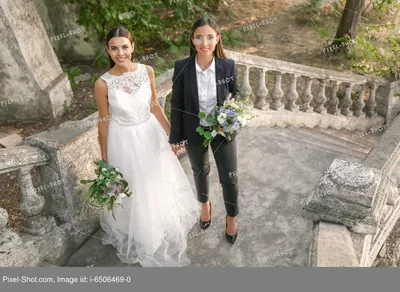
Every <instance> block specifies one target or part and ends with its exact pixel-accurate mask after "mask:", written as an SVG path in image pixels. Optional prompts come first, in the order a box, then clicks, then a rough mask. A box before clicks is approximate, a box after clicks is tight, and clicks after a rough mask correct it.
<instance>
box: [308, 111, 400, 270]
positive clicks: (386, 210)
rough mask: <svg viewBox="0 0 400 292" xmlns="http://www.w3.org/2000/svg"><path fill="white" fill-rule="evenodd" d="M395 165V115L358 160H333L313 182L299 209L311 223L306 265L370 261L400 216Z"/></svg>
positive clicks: (398, 150)
mask: <svg viewBox="0 0 400 292" xmlns="http://www.w3.org/2000/svg"><path fill="white" fill-rule="evenodd" d="M399 170H400V116H397V118H395V119H394V121H393V123H392V125H391V126H390V127H389V129H388V130H387V132H386V133H385V134H384V136H383V137H382V139H381V141H380V142H379V143H378V145H377V146H376V147H375V148H373V149H372V150H371V152H370V153H369V154H368V156H367V157H366V158H365V160H364V161H363V163H362V164H360V163H350V162H346V161H342V160H335V161H334V162H333V163H332V165H331V166H330V167H329V168H328V169H327V170H326V171H325V172H324V174H323V175H322V177H321V179H320V180H319V182H318V183H317V185H316V187H315V189H314V193H313V194H312V195H311V196H310V197H309V199H308V201H307V203H306V204H305V206H304V208H303V216H304V217H306V218H309V219H311V220H313V221H314V222H315V225H314V240H313V246H312V247H311V256H310V265H312V266H361V267H370V266H372V265H373V263H374V260H375V259H376V257H377V255H378V253H379V251H380V249H381V248H382V246H383V244H384V243H385V241H386V239H387V238H388V236H389V234H390V232H391V231H392V229H393V227H394V225H395V223H396V222H397V220H398V219H399V218H400V194H399V186H400V171H399ZM339 233H340V234H341V235H340V236H338V234H339ZM327 238H329V240H327ZM338 250H340V251H341V252H340V255H341V256H338V257H336V258H334V257H332V256H331V255H332V253H334V254H337V251H338Z"/></svg>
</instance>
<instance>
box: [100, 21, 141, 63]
mask: <svg viewBox="0 0 400 292" xmlns="http://www.w3.org/2000/svg"><path fill="white" fill-rule="evenodd" d="M114 37H125V38H127V39H128V40H129V41H130V42H131V44H133V41H134V40H133V36H132V34H131V33H130V32H129V30H127V29H126V28H125V27H123V26H120V27H114V28H113V29H112V30H110V32H109V33H108V34H107V36H106V46H107V47H108V43H109V42H110V40H111V39H112V38H114ZM108 57H109V58H110V68H112V67H114V65H115V63H114V61H113V60H112V59H111V56H110V55H108ZM131 61H133V54H132V59H131Z"/></svg>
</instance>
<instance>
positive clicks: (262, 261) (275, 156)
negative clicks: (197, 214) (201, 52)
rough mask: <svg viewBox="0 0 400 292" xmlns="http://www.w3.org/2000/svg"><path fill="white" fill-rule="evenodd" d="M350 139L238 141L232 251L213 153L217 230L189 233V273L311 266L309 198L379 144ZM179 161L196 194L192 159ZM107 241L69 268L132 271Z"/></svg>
mask: <svg viewBox="0 0 400 292" xmlns="http://www.w3.org/2000/svg"><path fill="white" fill-rule="evenodd" d="M350 134H351V131H350V133H347V132H343V133H342V130H340V131H339V133H338V134H336V132H335V131H330V130H328V131H325V130H321V129H318V128H314V129H310V128H294V127H289V128H271V127H265V126H264V127H263V126H260V127H246V128H244V129H242V130H241V131H240V133H239V135H238V137H237V147H238V164H239V166H238V173H239V181H240V187H239V192H240V193H239V198H240V199H239V203H240V213H239V215H238V219H237V220H238V228H239V229H238V232H239V237H238V240H237V242H236V243H235V245H234V246H230V245H229V243H227V242H226V240H225V238H224V228H225V215H226V211H225V206H224V201H223V195H222V190H221V187H220V184H219V179H218V172H217V170H216V166H215V163H214V158H213V155H212V153H210V154H209V155H210V163H211V171H210V200H211V201H212V203H213V214H212V216H213V221H212V226H211V227H212V229H211V227H210V230H209V232H205V233H202V232H201V230H200V227H199V226H198V224H196V225H195V226H194V227H193V229H192V231H191V232H190V236H189V239H188V248H187V254H188V257H189V259H190V260H191V261H192V263H191V266H196V267H208V266H214V267H278V266H291V267H293V266H307V265H308V254H309V248H310V245H311V240H312V221H311V220H308V219H305V218H303V217H302V208H303V206H304V204H305V200H306V198H307V197H308V196H309V195H310V194H311V193H312V191H313V189H314V186H315V184H316V183H317V182H318V180H319V178H320V177H321V175H322V173H323V172H324V171H325V170H326V169H327V168H328V167H329V165H330V164H331V163H332V161H333V160H334V159H335V158H341V159H345V160H347V161H354V162H360V161H362V160H363V159H364V157H365V156H366V154H367V153H368V151H369V147H372V146H373V141H372V142H371V141H367V142H365V145H359V144H362V143H364V140H362V142H361V140H360V142H352V141H348V135H350ZM350 137H351V135H350ZM363 138H365V137H363ZM346 139H347V140H346ZM361 139H362V138H361ZM357 143H358V144H357ZM210 152H211V151H210ZM180 160H181V164H182V167H183V168H184V170H185V173H186V175H187V177H188V179H189V182H190V184H191V186H192V189H193V190H195V184H194V180H193V172H192V170H191V166H190V163H189V161H188V158H187V157H186V156H185V157H182V158H181V159H180ZM103 234H104V232H103V231H102V230H99V231H98V232H97V233H96V234H95V235H94V236H93V237H92V238H90V239H89V240H88V241H87V242H86V243H85V244H84V245H83V246H82V247H81V248H80V249H79V250H78V251H77V252H76V253H75V254H74V255H73V256H71V258H70V259H69V261H68V263H67V264H66V266H70V267H73V266H80V267H83V266H94V267H99V266H102V267H104V266H125V267H126V266H129V265H128V264H124V263H121V262H120V261H119V259H118V257H117V256H116V255H115V253H116V251H115V249H114V248H113V247H112V246H110V245H108V246H104V245H102V242H101V237H102V235H103Z"/></svg>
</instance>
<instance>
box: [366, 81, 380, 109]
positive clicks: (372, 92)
mask: <svg viewBox="0 0 400 292" xmlns="http://www.w3.org/2000/svg"><path fill="white" fill-rule="evenodd" d="M377 88H378V85H377V84H376V83H373V84H372V86H370V93H369V97H368V100H367V105H366V114H367V116H368V117H374V116H376V115H377V114H376V112H375V106H376V101H375V95H376V89H377Z"/></svg>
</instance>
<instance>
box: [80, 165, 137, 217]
mask: <svg viewBox="0 0 400 292" xmlns="http://www.w3.org/2000/svg"><path fill="white" fill-rule="evenodd" d="M94 164H95V166H96V169H95V174H96V178H94V179H92V180H80V183H81V184H83V185H86V184H91V185H90V188H89V191H88V194H87V198H86V200H85V206H86V205H87V204H88V203H89V204H90V205H92V206H94V207H98V208H105V207H107V209H108V210H109V211H111V212H112V215H113V217H114V218H115V215H114V210H115V205H116V204H120V203H121V202H122V199H123V198H124V197H130V196H131V195H132V192H131V191H130V190H129V186H128V182H127V181H126V180H124V179H123V175H122V173H120V172H119V169H118V168H114V167H113V166H111V165H109V164H107V162H106V161H105V160H96V161H95V162H94Z"/></svg>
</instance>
